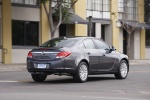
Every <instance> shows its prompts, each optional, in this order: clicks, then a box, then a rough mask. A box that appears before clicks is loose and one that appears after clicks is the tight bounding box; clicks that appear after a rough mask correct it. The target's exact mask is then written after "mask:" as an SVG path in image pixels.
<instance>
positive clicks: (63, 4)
mask: <svg viewBox="0 0 150 100" xmlns="http://www.w3.org/2000/svg"><path fill="white" fill-rule="evenodd" d="M38 1H39V3H40V4H42V5H43V6H44V9H45V12H46V15H47V18H48V23H49V27H50V32H51V38H54V34H55V32H56V30H57V29H58V28H59V26H60V25H61V24H62V23H63V22H65V21H67V20H68V19H69V17H71V15H72V13H70V11H71V10H72V8H73V6H74V5H75V3H76V2H77V1H78V0H38ZM47 3H48V5H49V7H48V8H47V6H46V4H47ZM54 23H56V25H54Z"/></svg>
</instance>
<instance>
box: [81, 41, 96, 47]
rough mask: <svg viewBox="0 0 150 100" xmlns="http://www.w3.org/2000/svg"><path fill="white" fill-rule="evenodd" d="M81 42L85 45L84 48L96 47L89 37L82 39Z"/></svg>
mask: <svg viewBox="0 0 150 100" xmlns="http://www.w3.org/2000/svg"><path fill="white" fill-rule="evenodd" d="M83 44H84V45H85V48H86V49H96V47H95V45H94V43H93V41H92V40H91V39H86V40H84V41H83Z"/></svg>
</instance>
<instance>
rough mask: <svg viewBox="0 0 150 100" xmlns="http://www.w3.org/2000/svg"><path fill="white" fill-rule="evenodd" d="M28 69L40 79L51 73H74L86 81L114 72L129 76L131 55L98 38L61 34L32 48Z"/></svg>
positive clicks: (116, 74)
mask: <svg viewBox="0 0 150 100" xmlns="http://www.w3.org/2000/svg"><path fill="white" fill-rule="evenodd" d="M27 70H28V72H30V73H31V76H32V79H33V80H34V81H36V82H43V81H44V80H45V79H46V77H47V75H51V74H54V75H70V76H73V79H74V80H76V81H77V82H86V81H87V79H88V75H96V74H114V75H115V77H116V78H117V79H125V78H126V77H127V75H128V72H129V61H128V56H127V55H124V54H122V53H120V52H118V51H116V49H114V47H113V46H112V47H110V46H108V45H107V44H106V43H105V42H104V41H102V40H100V39H97V38H94V37H59V38H54V39H52V40H49V41H47V42H45V43H44V44H42V45H41V46H40V47H38V48H35V49H33V50H31V51H30V52H29V53H28V56H27Z"/></svg>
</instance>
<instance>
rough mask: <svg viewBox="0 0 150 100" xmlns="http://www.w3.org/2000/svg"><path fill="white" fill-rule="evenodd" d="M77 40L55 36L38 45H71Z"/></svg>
mask: <svg viewBox="0 0 150 100" xmlns="http://www.w3.org/2000/svg"><path fill="white" fill-rule="evenodd" d="M77 41H78V39H75V38H65V39H64V38H56V39H52V40H49V41H47V42H45V43H43V44H42V45H41V46H40V47H71V46H73V45H74V44H75V43H76V42H77Z"/></svg>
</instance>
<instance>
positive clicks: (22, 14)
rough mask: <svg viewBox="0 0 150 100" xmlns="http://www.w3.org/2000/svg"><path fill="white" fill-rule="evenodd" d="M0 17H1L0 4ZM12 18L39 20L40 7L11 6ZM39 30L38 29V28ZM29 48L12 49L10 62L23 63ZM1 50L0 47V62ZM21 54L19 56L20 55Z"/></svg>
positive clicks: (0, 57) (0, 59)
mask: <svg viewBox="0 0 150 100" xmlns="http://www.w3.org/2000/svg"><path fill="white" fill-rule="evenodd" d="M0 18H1V6H0ZM12 20H24V21H37V22H39V21H40V9H39V8H27V7H18V6H12ZM1 30H2V29H1V20H0V46H1V44H2V42H1V40H2V39H1V35H2V34H1ZM39 32H40V30H39ZM29 50H31V49H12V63H25V62H26V57H27V54H28V51H29ZM1 53H2V50H1V49H0V62H2V54H1ZM20 55H21V56H20Z"/></svg>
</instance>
